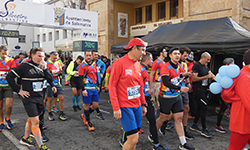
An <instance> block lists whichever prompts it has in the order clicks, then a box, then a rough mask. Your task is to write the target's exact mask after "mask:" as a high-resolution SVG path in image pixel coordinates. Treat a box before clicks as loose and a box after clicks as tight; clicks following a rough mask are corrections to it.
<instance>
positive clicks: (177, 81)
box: [171, 77, 179, 85]
mask: <svg viewBox="0 0 250 150" xmlns="http://www.w3.org/2000/svg"><path fill="white" fill-rule="evenodd" d="M171 82H172V83H173V84H174V85H178V83H179V80H178V77H176V78H173V79H171Z"/></svg>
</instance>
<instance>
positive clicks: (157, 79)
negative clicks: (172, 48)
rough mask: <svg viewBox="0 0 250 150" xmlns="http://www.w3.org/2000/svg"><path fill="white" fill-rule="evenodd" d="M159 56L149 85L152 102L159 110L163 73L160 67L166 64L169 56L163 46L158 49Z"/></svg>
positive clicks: (153, 67)
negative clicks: (165, 60)
mask: <svg viewBox="0 0 250 150" xmlns="http://www.w3.org/2000/svg"><path fill="white" fill-rule="evenodd" d="M157 54H158V56H159V57H158V58H157V59H156V60H155V61H154V62H153V64H152V68H151V73H150V76H149V86H150V92H149V93H150V95H152V102H153V105H154V108H155V111H156V112H157V110H158V108H159V105H160V104H159V101H158V93H159V89H160V87H161V74H160V67H161V66H162V65H164V64H165V62H164V59H165V58H166V57H167V54H168V53H167V52H166V49H165V48H163V47H159V48H158V50H157Z"/></svg>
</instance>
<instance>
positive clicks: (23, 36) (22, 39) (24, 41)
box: [18, 35, 26, 43]
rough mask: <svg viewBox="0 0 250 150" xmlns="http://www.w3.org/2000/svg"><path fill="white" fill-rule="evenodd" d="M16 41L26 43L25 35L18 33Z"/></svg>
mask: <svg viewBox="0 0 250 150" xmlns="http://www.w3.org/2000/svg"><path fill="white" fill-rule="evenodd" d="M18 43H26V35H19V37H18Z"/></svg>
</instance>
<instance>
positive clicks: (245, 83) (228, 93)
mask: <svg viewBox="0 0 250 150" xmlns="http://www.w3.org/2000/svg"><path fill="white" fill-rule="evenodd" d="M221 97H222V99H223V100H224V101H226V102H228V103H232V108H231V116H230V124H229V129H230V130H231V131H234V132H237V133H240V134H250V119H249V118H250V99H249V97H250V68H249V67H246V66H243V69H242V70H241V71H240V75H239V76H238V77H237V78H235V79H234V84H233V85H232V86H231V87H230V88H228V89H223V90H222V92H221Z"/></svg>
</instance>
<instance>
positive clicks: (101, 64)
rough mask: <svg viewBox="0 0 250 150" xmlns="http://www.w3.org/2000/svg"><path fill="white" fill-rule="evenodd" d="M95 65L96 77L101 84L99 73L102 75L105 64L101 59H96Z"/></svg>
mask: <svg viewBox="0 0 250 150" xmlns="http://www.w3.org/2000/svg"><path fill="white" fill-rule="evenodd" d="M96 67H97V78H98V83H99V84H101V74H103V75H104V73H105V70H106V65H105V63H104V62H103V61H101V60H100V59H97V60H96Z"/></svg>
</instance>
